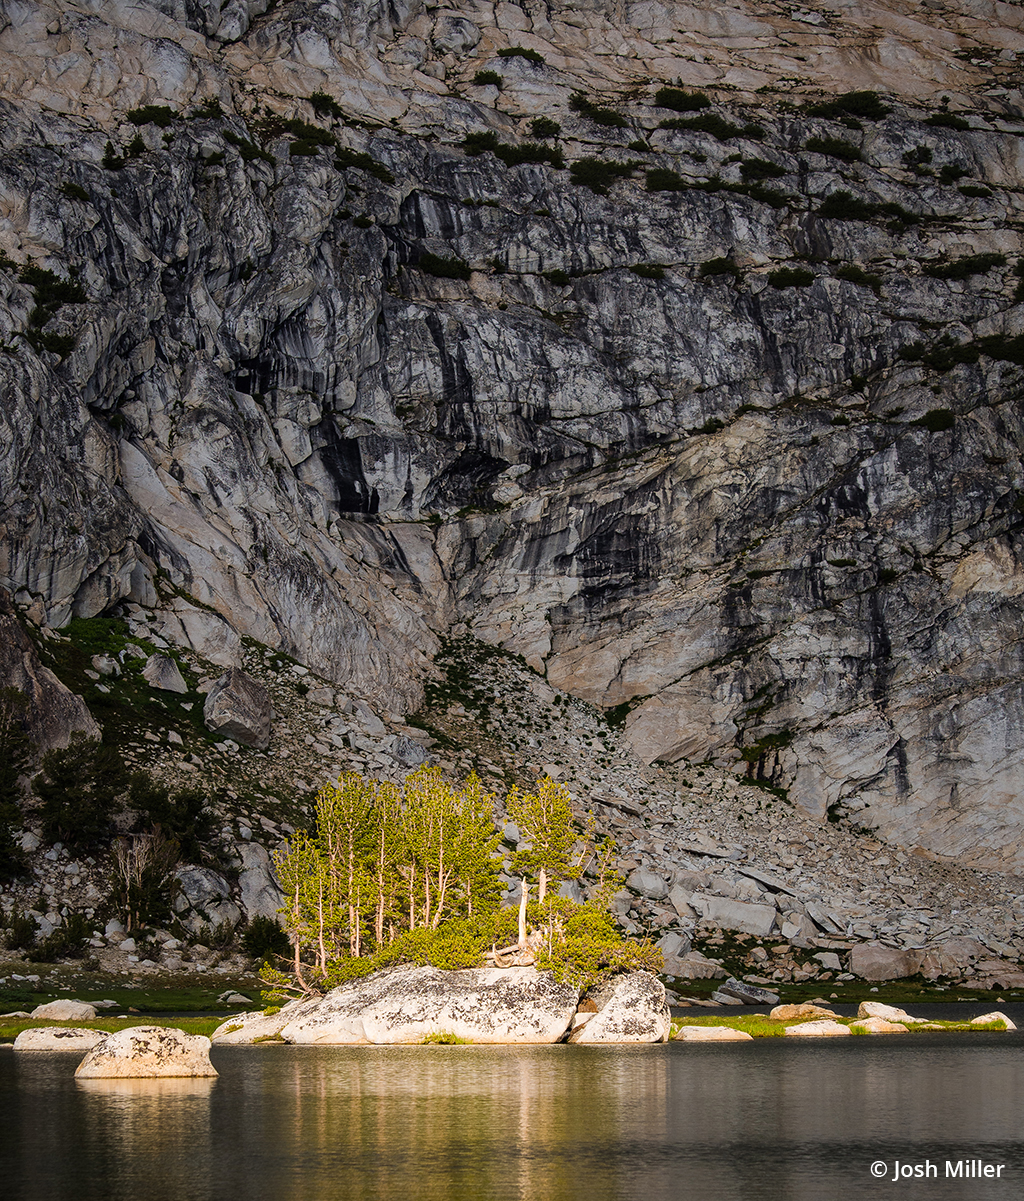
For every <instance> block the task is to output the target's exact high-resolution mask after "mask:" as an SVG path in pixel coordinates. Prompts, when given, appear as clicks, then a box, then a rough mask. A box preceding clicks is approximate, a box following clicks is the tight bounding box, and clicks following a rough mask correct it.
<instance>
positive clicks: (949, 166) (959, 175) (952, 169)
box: [939, 163, 970, 183]
mask: <svg viewBox="0 0 1024 1201" xmlns="http://www.w3.org/2000/svg"><path fill="white" fill-rule="evenodd" d="M969 174H970V172H969V171H968V170H967V169H966V167H961V166H960V164H959V163H946V164H944V165H943V166H942V167H940V168H939V179H941V180H942V182H943V183H956V182H957V180H958V179H963V177H964V176H965V175H969Z"/></svg>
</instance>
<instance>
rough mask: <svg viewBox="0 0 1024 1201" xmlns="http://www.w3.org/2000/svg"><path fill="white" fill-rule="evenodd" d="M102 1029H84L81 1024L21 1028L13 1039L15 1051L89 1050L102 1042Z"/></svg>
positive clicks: (82, 1051)
mask: <svg viewBox="0 0 1024 1201" xmlns="http://www.w3.org/2000/svg"><path fill="white" fill-rule="evenodd" d="M106 1037H107V1036H106V1034H105V1033H104V1032H103V1031H102V1030H84V1029H82V1027H81V1026H34V1027H32V1028H31V1029H30V1030H22V1032H21V1033H20V1034H19V1035H18V1037H17V1038H16V1039H15V1040H14V1049H15V1051H77V1052H79V1054H82V1053H84V1052H85V1051H91V1050H92V1048H93V1047H95V1046H96V1045H97V1044H98V1043H101V1042H103V1040H104V1039H105V1038H106Z"/></svg>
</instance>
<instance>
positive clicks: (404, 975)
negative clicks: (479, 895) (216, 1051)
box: [280, 967, 579, 1045]
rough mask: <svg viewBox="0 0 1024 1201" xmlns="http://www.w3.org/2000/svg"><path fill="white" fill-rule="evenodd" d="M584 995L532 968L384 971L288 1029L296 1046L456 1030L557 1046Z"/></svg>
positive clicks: (411, 1038) (486, 1039)
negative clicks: (580, 998)
mask: <svg viewBox="0 0 1024 1201" xmlns="http://www.w3.org/2000/svg"><path fill="white" fill-rule="evenodd" d="M578 996H579V994H578V992H577V991H576V990H575V989H572V988H570V987H569V986H568V985H566V984H558V983H557V982H556V981H555V980H554V979H553V978H552V977H551V975H550V973H547V972H538V971H536V970H535V969H533V968H532V967H520V968H506V969H500V968H480V969H472V970H469V971H461V972H443V971H439V970H438V969H437V968H433V967H417V968H399V969H397V970H395V971H389V972H378V973H377V974H376V975H374V976H370V977H368V978H367V979H366V980H360V981H357V982H356V983H354V984H345V985H342V986H341V987H339V988H335V989H333V990H332V991H331V992H329V993H328V994H327V995H326V996H325V997H324V998H323V1000H322V1001H320V1002H319V1003H318V1004H317V1006H316V1007H315V1008H314V1009H312V1010H310V1011H308V1012H305V1013H303V1014H302V1015H301V1016H298V1017H295V1018H294V1019H292V1020H291V1021H289V1022H288V1024H287V1025H286V1026H284V1027H283V1029H282V1030H281V1032H280V1033H281V1037H282V1038H283V1039H284V1041H285V1042H289V1043H303V1044H305V1043H314V1044H318V1045H330V1044H352V1043H385V1044H386V1043H418V1042H422V1041H423V1039H424V1038H425V1037H426V1036H427V1035H428V1034H445V1033H450V1034H456V1035H458V1036H459V1037H460V1038H466V1039H469V1040H470V1041H471V1042H475V1043H556V1042H558V1041H559V1039H560V1038H561V1037H562V1036H563V1035H564V1034H565V1032H566V1030H567V1028H568V1026H569V1023H570V1022H571V1021H572V1016H573V1014H574V1013H575V1011H576V1002H577V998H578Z"/></svg>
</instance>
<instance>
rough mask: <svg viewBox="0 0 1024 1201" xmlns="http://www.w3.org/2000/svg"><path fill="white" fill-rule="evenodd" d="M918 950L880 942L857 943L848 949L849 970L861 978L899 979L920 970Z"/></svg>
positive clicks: (920, 955)
mask: <svg viewBox="0 0 1024 1201" xmlns="http://www.w3.org/2000/svg"><path fill="white" fill-rule="evenodd" d="M922 958H923V956H922V954H921V952H920V951H900V950H896V949H895V948H893V947H887V946H884V945H883V944H882V943H872V942H866V943H858V944H857V945H856V946H855V947H853V949H852V950H851V951H850V971H851V972H852V973H853V974H854V975H855V976H860V978H861V979H862V980H901V979H903V978H904V977H905V976H913V975H914V974H915V973H916V972H917V971H919V970H920V967H921V961H922Z"/></svg>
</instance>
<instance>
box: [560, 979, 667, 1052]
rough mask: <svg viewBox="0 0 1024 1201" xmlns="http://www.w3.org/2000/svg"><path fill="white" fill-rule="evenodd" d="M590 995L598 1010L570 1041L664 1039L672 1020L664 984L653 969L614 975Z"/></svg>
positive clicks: (653, 1040) (627, 1041) (654, 1041)
mask: <svg viewBox="0 0 1024 1201" xmlns="http://www.w3.org/2000/svg"><path fill="white" fill-rule="evenodd" d="M587 999H588V1000H589V1001H592V1002H593V1003H594V1004H596V1006H597V1012H596V1013H595V1014H594V1015H593V1017H591V1018H588V1019H587V1020H586V1021H585V1022H584V1023H583V1024H582V1025H579V1026H577V1027H576V1029H575V1030H573V1032H572V1034H570V1035H569V1042H571V1043H663V1042H667V1041H668V1036H669V1030H670V1029H671V1025H672V1021H671V1015H670V1013H669V1008H668V1001H667V1000H666V998H665V986H664V984H662V983H661V981H660V980H659V979H658V978H657V976H652V975H651V974H650V972H629V973H628V974H627V975H624V976H613V977H612V978H611V979H610V980H608V981H607V982H606V983H604V984H602V985H600V986H599V987H597V988H592V989H591V990H590V991H589V992H588V994H587Z"/></svg>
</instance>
